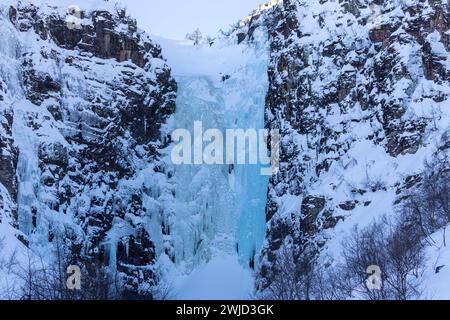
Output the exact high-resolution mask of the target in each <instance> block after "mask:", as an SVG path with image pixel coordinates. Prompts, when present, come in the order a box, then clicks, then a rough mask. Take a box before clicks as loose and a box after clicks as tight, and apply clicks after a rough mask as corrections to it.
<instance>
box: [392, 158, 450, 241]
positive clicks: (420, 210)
mask: <svg viewBox="0 0 450 320" xmlns="http://www.w3.org/2000/svg"><path fill="white" fill-rule="evenodd" d="M420 179H421V182H420V183H419V185H418V186H416V187H414V188H411V190H410V191H409V192H408V193H407V194H406V197H405V198H406V199H405V200H404V201H403V203H402V204H401V206H400V213H401V215H402V216H405V217H407V218H408V219H409V220H410V222H411V223H414V224H416V225H417V226H418V227H419V228H420V231H421V233H422V235H423V236H424V237H426V238H427V240H428V241H431V238H430V235H431V234H432V233H434V232H435V231H437V230H439V229H441V228H444V244H446V243H445V228H446V226H447V225H448V224H449V223H450V163H449V159H448V156H447V154H446V153H445V152H442V151H439V152H437V153H436V154H435V155H434V156H433V158H432V159H431V160H430V161H426V162H425V170H424V172H423V174H422V175H421V177H420Z"/></svg>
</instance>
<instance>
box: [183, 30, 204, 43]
mask: <svg viewBox="0 0 450 320" xmlns="http://www.w3.org/2000/svg"><path fill="white" fill-rule="evenodd" d="M186 39H187V40H191V41H193V42H194V45H195V46H198V45H199V44H200V43H201V41H202V39H203V35H202V32H201V31H200V29H198V28H197V29H195V30H194V31H193V32H192V33H188V34H186Z"/></svg>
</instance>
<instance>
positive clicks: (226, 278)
mask: <svg viewBox="0 0 450 320" xmlns="http://www.w3.org/2000/svg"><path fill="white" fill-rule="evenodd" d="M174 292H175V299H177V300H249V299H250V298H251V296H252V293H253V277H252V273H251V272H250V271H249V270H248V269H246V268H243V267H242V266H241V264H240V263H239V261H238V260H237V259H236V256H235V255H227V254H224V253H219V254H217V255H215V256H213V257H212V259H211V260H210V261H209V262H207V263H202V264H201V265H199V266H198V267H197V268H196V269H195V271H193V272H192V273H191V274H190V275H189V276H182V277H179V278H178V279H177V280H176V281H175V283H174Z"/></svg>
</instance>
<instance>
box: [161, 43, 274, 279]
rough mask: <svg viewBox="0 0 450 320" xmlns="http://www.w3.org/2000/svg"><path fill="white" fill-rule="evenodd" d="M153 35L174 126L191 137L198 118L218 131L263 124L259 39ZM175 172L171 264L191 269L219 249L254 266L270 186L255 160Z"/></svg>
mask: <svg viewBox="0 0 450 320" xmlns="http://www.w3.org/2000/svg"><path fill="white" fill-rule="evenodd" d="M261 37H264V35H261ZM159 42H160V43H162V45H163V51H164V52H165V56H166V57H168V63H169V64H170V65H171V66H172V67H173V72H174V74H175V77H176V79H177V82H178V93H177V111H176V113H175V116H174V119H173V123H174V129H188V130H189V131H190V132H191V136H192V137H194V132H193V128H194V122H196V121H201V123H202V127H203V131H204V132H205V131H206V130H208V129H219V130H220V131H221V132H222V133H223V135H224V136H225V131H226V130H227V129H243V130H247V129H255V130H259V129H263V128H264V109H265V96H266V93H267V89H268V78H267V61H268V50H267V48H265V47H264V46H261V44H264V43H265V41H258V43H259V44H258V46H256V45H253V44H250V45H249V44H245V45H240V46H238V45H229V44H222V43H221V44H219V45H217V46H214V47H212V48H210V47H195V46H192V45H190V44H183V43H181V44H180V43H173V42H169V41H164V40H159ZM196 66H197V67H196ZM192 141H193V138H192ZM205 145H206V144H205V143H204V146H205ZM247 152H248V149H247ZM192 157H193V156H192ZM173 179H174V181H175V183H176V196H175V197H176V199H177V201H176V203H175V204H174V212H175V221H174V227H173V232H172V236H173V237H174V247H175V251H176V254H175V256H176V261H177V263H178V264H179V265H181V266H182V267H185V268H186V270H187V271H190V270H192V269H194V268H195V267H196V266H198V265H199V264H200V263H201V262H203V261H208V260H209V259H210V258H211V257H212V256H213V255H214V254H215V253H217V252H222V253H226V254H238V255H239V261H240V262H241V264H242V265H243V266H245V267H251V268H253V267H255V264H257V261H258V257H259V251H260V249H261V245H262V242H263V240H264V234H265V205H266V195H267V186H268V177H267V176H262V175H261V174H260V166H259V165H250V164H247V165H233V166H230V165H227V164H221V165H206V164H203V165H179V166H175V175H174V177H173Z"/></svg>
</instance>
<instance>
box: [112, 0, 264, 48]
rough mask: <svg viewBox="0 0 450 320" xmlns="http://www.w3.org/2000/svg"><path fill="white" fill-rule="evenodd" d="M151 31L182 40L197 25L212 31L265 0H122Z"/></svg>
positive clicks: (228, 23) (221, 27) (214, 31)
mask: <svg viewBox="0 0 450 320" xmlns="http://www.w3.org/2000/svg"><path fill="white" fill-rule="evenodd" d="M121 2H122V3H123V4H124V5H125V6H126V7H127V9H128V10H127V11H128V12H129V13H130V14H131V15H132V16H133V17H135V18H136V19H137V20H138V27H139V28H141V29H144V30H146V31H147V32H149V33H150V34H154V35H158V36H161V37H164V38H168V39H176V40H181V39H184V36H185V35H186V33H188V32H192V31H193V30H195V29H196V28H200V30H201V31H202V33H203V34H212V35H213V34H215V33H216V32H217V31H219V30H220V29H224V30H227V29H228V27H229V26H230V25H231V24H233V23H235V22H237V21H239V20H240V19H242V18H244V17H245V16H247V15H248V14H249V13H250V12H251V11H252V10H253V9H255V8H256V7H257V6H258V4H260V3H264V2H266V1H265V0H121Z"/></svg>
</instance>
